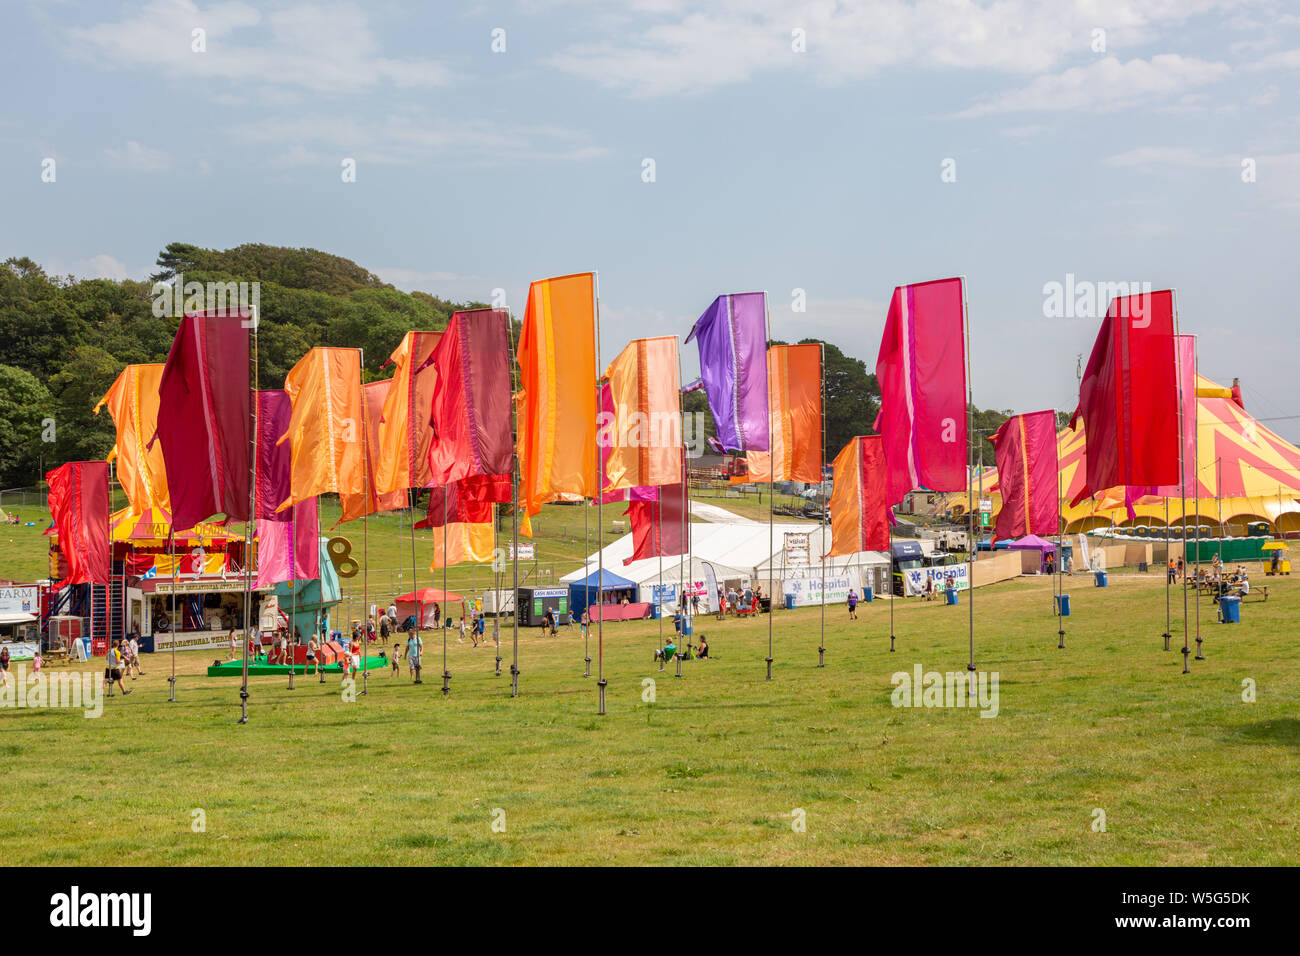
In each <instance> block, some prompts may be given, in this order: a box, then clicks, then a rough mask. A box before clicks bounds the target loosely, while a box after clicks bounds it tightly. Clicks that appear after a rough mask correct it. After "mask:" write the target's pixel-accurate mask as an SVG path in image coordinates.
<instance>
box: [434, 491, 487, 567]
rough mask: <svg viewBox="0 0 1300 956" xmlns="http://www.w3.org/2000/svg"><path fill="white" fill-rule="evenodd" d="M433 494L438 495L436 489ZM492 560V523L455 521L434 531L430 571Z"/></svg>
mask: <svg viewBox="0 0 1300 956" xmlns="http://www.w3.org/2000/svg"><path fill="white" fill-rule="evenodd" d="M433 494H435V495H436V494H438V492H437V490H436V489H435V490H434V492H433ZM444 528H445V530H446V542H447V543H446V552H445V555H444V551H443V530H444ZM491 560H492V522H491V521H482V522H473V523H471V522H467V521H454V522H451V523H450V524H447V525H444V526H443V527H442V528H435V529H434V531H433V561H432V562H431V563H430V564H429V570H430V571H434V570H436V569H438V568H440V567H442V566H443V564H444V563H445V564H446V565H447V566H448V567H450V566H451V565H453V564H463V563H464V562H466V561H474V562H478V563H486V562H488V561H491Z"/></svg>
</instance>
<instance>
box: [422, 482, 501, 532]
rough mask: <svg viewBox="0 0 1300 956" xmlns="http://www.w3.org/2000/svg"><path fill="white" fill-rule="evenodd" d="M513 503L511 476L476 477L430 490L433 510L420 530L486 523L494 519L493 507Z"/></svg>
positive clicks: (428, 513) (425, 518)
mask: <svg viewBox="0 0 1300 956" xmlns="http://www.w3.org/2000/svg"><path fill="white" fill-rule="evenodd" d="M509 500H510V476H509V475H472V476H470V477H469V478H462V479H461V480H460V481H453V482H452V483H451V484H449V485H447V486H446V494H445V495H444V494H443V488H441V487H438V488H430V489H429V507H428V510H427V511H426V513H425V517H424V520H423V521H420V522H418V523H417V524H416V527H417V528H441V527H442V526H443V525H444V524H482V523H483V522H485V521H491V520H492V504H493V503H494V502H500V501H509Z"/></svg>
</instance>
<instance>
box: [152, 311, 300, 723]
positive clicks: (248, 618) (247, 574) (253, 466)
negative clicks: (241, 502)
mask: <svg viewBox="0 0 1300 956" xmlns="http://www.w3.org/2000/svg"><path fill="white" fill-rule="evenodd" d="M251 315H252V324H251V325H249V337H250V338H251V339H252V349H251V352H252V365H253V368H252V375H251V381H250V382H249V386H250V387H249V393H248V397H249V403H248V404H249V410H248V411H249V421H250V424H251V426H252V429H251V434H250V435H249V444H250V446H251V447H250V449H249V455H248V521H247V522H245V524H244V666H243V674H242V679H241V682H240V685H239V723H241V724H246V723H248V645H249V643H250V642H251V640H252V636H253V630H252V613H253V525H254V515H255V513H256V510H257V425H258V422H257V324H258V321H259V320H260V319H261V316H260V315H259V314H258V311H257V306H252V307H251ZM181 321H184V319H182V320H181ZM290 497H292V495H290ZM175 596H176V569H175V566H173V568H172V607H173V609H174V608H175V606H176V601H175ZM175 643H176V622H175V621H172V646H173V649H174V648H175Z"/></svg>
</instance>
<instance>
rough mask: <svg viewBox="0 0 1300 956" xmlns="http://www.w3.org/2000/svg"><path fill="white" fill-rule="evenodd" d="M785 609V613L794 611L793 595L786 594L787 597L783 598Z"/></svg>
mask: <svg viewBox="0 0 1300 956" xmlns="http://www.w3.org/2000/svg"><path fill="white" fill-rule="evenodd" d="M785 609H786V610H787V611H793V610H794V595H793V594H787V595H786V596H785Z"/></svg>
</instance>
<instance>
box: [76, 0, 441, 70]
mask: <svg viewBox="0 0 1300 956" xmlns="http://www.w3.org/2000/svg"><path fill="white" fill-rule="evenodd" d="M195 29H202V30H203V31H205V34H206V37H205V39H206V50H205V51H204V52H195V51H194V50H193V49H192V44H193V31H194V30H195ZM71 39H72V43H73V50H74V52H77V53H80V54H81V55H83V56H86V57H88V58H90V59H93V60H107V61H109V62H111V63H114V64H116V65H124V66H131V67H137V68H146V69H162V70H164V71H165V72H167V73H169V74H171V75H173V76H186V77H198V78H215V79H222V80H228V81H231V82H236V83H249V84H262V85H266V84H270V85H274V86H281V87H298V88H302V89H306V90H310V91H312V92H316V93H351V92H358V91H365V90H368V89H370V88H372V87H374V86H376V85H377V84H379V83H382V82H387V83H388V84H390V85H392V86H394V87H399V88H411V87H430V86H441V85H443V84H446V83H448V82H450V81H451V79H452V76H451V71H450V70H449V69H448V68H447V67H446V66H444V65H443V64H441V63H438V62H436V61H434V60H427V59H418V60H417V59H393V58H391V57H386V56H383V55H382V51H381V49H380V44H379V40H378V39H377V38H376V36H375V34H374V32H373V31H372V30H371V28H370V22H369V17H368V16H367V15H366V13H365V11H364V10H362V9H361V8H360V7H358V6H357V5H356V4H354V3H349V2H341V3H300V4H297V5H294V6H291V7H285V8H282V9H278V10H275V11H273V12H272V13H270V14H268V15H267V16H266V17H263V15H262V13H261V12H260V11H258V10H257V9H255V8H253V7H252V6H249V5H248V4H246V3H242V2H239V0H231V2H224V3H214V4H211V5H209V6H207V7H205V8H200V7H199V6H198V5H197V4H195V3H193V2H192V0H151V2H150V3H148V4H146V5H145V6H144V7H143V8H142V9H140V10H139V11H138V12H136V13H135V14H134V15H130V16H127V17H126V18H125V19H122V20H118V21H115V22H109V23H101V24H98V25H96V26H92V27H88V28H85V29H74V30H72V31H71ZM259 41H261V42H259Z"/></svg>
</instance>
